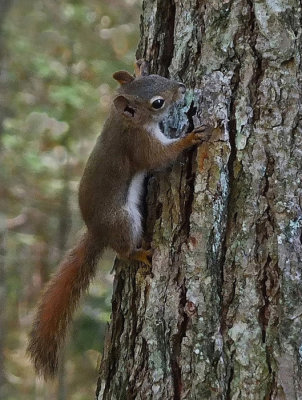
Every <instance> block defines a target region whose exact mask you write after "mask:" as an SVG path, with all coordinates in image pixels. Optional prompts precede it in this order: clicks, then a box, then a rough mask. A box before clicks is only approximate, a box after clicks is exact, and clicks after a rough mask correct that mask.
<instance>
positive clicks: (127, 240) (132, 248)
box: [110, 210, 152, 266]
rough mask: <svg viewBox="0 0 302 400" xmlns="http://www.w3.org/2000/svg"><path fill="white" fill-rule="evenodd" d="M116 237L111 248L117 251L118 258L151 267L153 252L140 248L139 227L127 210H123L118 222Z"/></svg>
mask: <svg viewBox="0 0 302 400" xmlns="http://www.w3.org/2000/svg"><path fill="white" fill-rule="evenodd" d="M113 231H114V232H116V233H117V234H116V236H115V237H114V238H113V240H114V243H110V247H112V249H113V250H115V251H116V252H117V254H118V257H119V258H121V259H126V260H136V261H140V262H143V263H144V264H146V265H149V266H150V265H151V257H152V250H151V249H149V250H145V249H142V248H138V245H139V243H140V242H141V237H140V235H138V231H140V228H139V229H138V227H137V226H135V224H134V223H133V217H132V215H130V213H128V212H127V211H125V210H122V211H121V212H120V213H119V215H118V219H117V221H116V226H115V229H113Z"/></svg>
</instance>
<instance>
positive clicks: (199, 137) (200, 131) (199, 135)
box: [188, 125, 213, 144]
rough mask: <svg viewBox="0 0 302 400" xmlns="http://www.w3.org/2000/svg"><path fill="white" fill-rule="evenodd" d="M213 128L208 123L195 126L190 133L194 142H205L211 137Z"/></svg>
mask: <svg viewBox="0 0 302 400" xmlns="http://www.w3.org/2000/svg"><path fill="white" fill-rule="evenodd" d="M212 130H213V128H212V127H211V126H208V125H200V126H197V127H196V128H194V130H193V131H192V132H190V133H189V135H188V136H189V137H190V139H191V141H192V144H199V143H202V142H205V141H206V140H208V139H209V138H210V137H211V133H212Z"/></svg>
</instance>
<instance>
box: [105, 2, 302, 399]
mask: <svg viewBox="0 0 302 400" xmlns="http://www.w3.org/2000/svg"><path fill="white" fill-rule="evenodd" d="M301 24H302V20H301V2H299V1H296V0H292V1H279V0H278V1H275V0H266V1H254V0H232V1H228V0H224V1H218V0H213V1H200V0H195V1H186V2H183V1H177V0H175V1H173V0H148V1H147V0H145V1H144V4H143V19H142V25H141V32H142V35H141V42H140V45H139V50H138V56H139V57H145V58H147V59H148V60H150V61H151V66H152V72H154V73H159V74H161V75H164V76H170V77H172V78H176V79H178V80H182V81H183V82H184V83H185V84H186V85H187V87H188V88H189V90H188V93H187V96H186V102H187V103H186V106H185V107H183V108H182V109H179V110H178V113H177V114H175V115H174V117H171V119H170V127H168V128H169V129H167V132H170V133H171V132H172V133H173V132H175V128H178V129H182V128H183V127H186V128H187V130H189V129H190V128H191V127H192V126H193V123H194V124H195V125H197V124H200V123H201V122H208V123H210V122H212V123H213V122H217V124H218V127H217V129H216V130H215V131H214V134H213V138H212V139H211V140H210V142H209V143H205V144H203V145H202V146H200V147H199V148H198V150H194V151H191V152H188V153H187V154H186V155H185V156H184V157H183V158H182V160H181V162H177V163H175V165H174V166H173V168H170V169H169V170H168V171H166V172H158V173H155V174H154V175H153V176H152V177H151V178H150V179H149V183H148V194H147V206H146V208H147V223H146V225H147V229H146V239H147V241H148V240H151V239H152V246H153V247H154V249H155V253H154V256H153V263H152V268H151V269H147V268H144V267H142V266H138V265H131V266H128V265H125V264H123V263H121V262H116V276H115V283H114V294H113V300H112V320H111V323H110V327H109V332H108V334H107V338H106V344H105V350H104V357H103V363H102V367H101V370H100V378H99V382H98V390H97V395H98V399H106V400H107V399H108V400H109V399H110V400H113V399H121V400H122V399H141V400H143V399H144V400H145V399H161V400H163V399H176V400H177V399H192V400H193V399H198V400H202V399H204V400H208V399H229V400H230V399H253V400H257V399H286V400H293V399H301V398H302V379H301V356H302V333H301V332H302V319H301V316H302V306H301V298H302V285H301V274H302V265H301V256H302V252H301V241H302V236H301V221H302V215H301V155H302V152H301V151H302V137H301V132H302V131H301V95H302V88H301V56H300V54H301V28H302V25H301Z"/></svg>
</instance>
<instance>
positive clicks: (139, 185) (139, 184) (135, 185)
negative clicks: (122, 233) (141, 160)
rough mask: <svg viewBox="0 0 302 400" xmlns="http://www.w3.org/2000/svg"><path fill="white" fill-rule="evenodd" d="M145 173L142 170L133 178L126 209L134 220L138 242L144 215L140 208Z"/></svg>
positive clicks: (133, 227)
mask: <svg viewBox="0 0 302 400" xmlns="http://www.w3.org/2000/svg"><path fill="white" fill-rule="evenodd" d="M144 178H145V173H144V172H140V173H138V174H136V175H134V177H133V178H132V181H131V183H130V185H129V190H128V195H127V201H126V205H125V209H126V210H127V212H128V213H129V216H130V220H131V222H132V231H133V236H134V241H135V242H138V241H139V240H140V239H141V236H142V216H141V213H140V210H139V206H140V201H141V195H142V192H143V184H144Z"/></svg>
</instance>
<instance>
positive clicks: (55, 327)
mask: <svg viewBox="0 0 302 400" xmlns="http://www.w3.org/2000/svg"><path fill="white" fill-rule="evenodd" d="M102 250H103V249H102V246H101V245H100V244H96V243H95V242H94V241H93V239H92V238H90V236H89V234H88V233H86V234H85V235H84V236H83V237H82V238H81V240H80V241H79V243H78V244H77V245H76V246H75V247H74V248H73V249H71V250H70V251H69V252H68V253H67V254H66V255H65V257H64V259H63V261H62V262H61V264H60V266H59V270H58V272H57V273H56V274H55V275H54V276H53V277H52V279H51V280H50V282H49V283H48V285H47V286H46V289H45V291H44V293H43V295H42V298H41V302H40V304H39V307H38V311H37V314H36V317H35V320H34V325H33V329H32V331H31V333H30V338H29V339H30V340H29V345H28V348H27V351H28V353H29V355H30V357H31V359H32V360H33V362H34V365H35V368H36V371H37V372H38V373H39V374H41V375H43V376H44V378H48V377H50V378H51V377H53V376H54V375H55V374H56V372H57V369H58V356H59V350H60V346H61V344H62V343H63V341H64V339H65V336H66V331H67V328H68V325H69V323H70V322H71V320H72V315H73V312H74V310H75V308H76V306H77V305H78V302H79V299H80V296H81V294H82V292H83V291H85V290H86V289H87V288H88V286H89V283H90V281H91V279H92V278H93V277H94V275H95V270H96V265H97V261H98V259H99V257H100V255H101V252H102Z"/></svg>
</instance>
